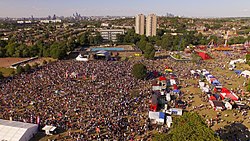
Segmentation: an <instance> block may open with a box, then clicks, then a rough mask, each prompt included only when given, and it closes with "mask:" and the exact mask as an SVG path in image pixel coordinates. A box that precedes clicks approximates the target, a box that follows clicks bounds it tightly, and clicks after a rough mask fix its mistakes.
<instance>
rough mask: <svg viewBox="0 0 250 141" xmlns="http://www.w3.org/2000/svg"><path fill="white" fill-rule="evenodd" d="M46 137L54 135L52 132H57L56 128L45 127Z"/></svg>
mask: <svg viewBox="0 0 250 141" xmlns="http://www.w3.org/2000/svg"><path fill="white" fill-rule="evenodd" d="M42 130H44V131H45V134H46V135H52V134H51V133H50V132H54V131H55V130H56V127H55V126H50V125H45V126H44V127H43V129H42Z"/></svg>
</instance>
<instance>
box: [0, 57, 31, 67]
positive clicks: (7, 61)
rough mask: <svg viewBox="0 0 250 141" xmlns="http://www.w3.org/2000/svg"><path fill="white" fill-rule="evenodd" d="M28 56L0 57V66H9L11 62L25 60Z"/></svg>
mask: <svg viewBox="0 0 250 141" xmlns="http://www.w3.org/2000/svg"><path fill="white" fill-rule="evenodd" d="M26 59H28V58H12V57H7V58H0V67H4V68H6V67H10V65H11V64H13V63H16V62H19V61H23V60H26Z"/></svg>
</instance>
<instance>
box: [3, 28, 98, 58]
mask: <svg viewBox="0 0 250 141" xmlns="http://www.w3.org/2000/svg"><path fill="white" fill-rule="evenodd" d="M101 42H102V37H101V35H100V33H99V32H96V33H95V35H92V34H91V33H90V32H84V33H83V34H81V35H79V36H78V37H75V38H71V39H69V40H66V41H55V42H53V43H45V42H43V41H42V40H40V41H37V42H36V43H35V44H34V45H32V46H27V45H26V44H20V43H17V42H16V41H15V40H10V41H3V40H1V41H0V57H34V56H39V57H52V58H55V59H63V58H64V57H65V56H66V54H67V52H70V51H72V50H74V49H75V48H76V47H79V46H89V45H99V44H101Z"/></svg>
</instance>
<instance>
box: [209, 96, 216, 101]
mask: <svg viewBox="0 0 250 141" xmlns="http://www.w3.org/2000/svg"><path fill="white" fill-rule="evenodd" d="M209 100H217V99H216V97H214V96H213V95H212V96H210V97H209Z"/></svg>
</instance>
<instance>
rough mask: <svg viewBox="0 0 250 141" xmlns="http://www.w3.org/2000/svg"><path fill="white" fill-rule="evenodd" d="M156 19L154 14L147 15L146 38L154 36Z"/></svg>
mask: <svg viewBox="0 0 250 141" xmlns="http://www.w3.org/2000/svg"><path fill="white" fill-rule="evenodd" d="M156 23H157V17H156V15H155V14H149V15H148V16H147V19H146V36H147V37H148V36H156Z"/></svg>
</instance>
